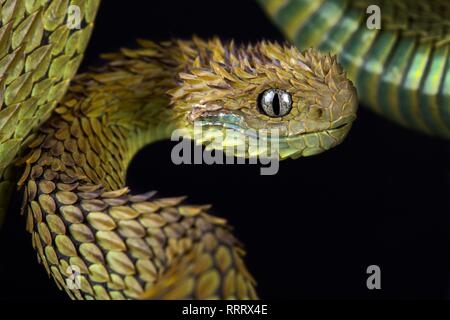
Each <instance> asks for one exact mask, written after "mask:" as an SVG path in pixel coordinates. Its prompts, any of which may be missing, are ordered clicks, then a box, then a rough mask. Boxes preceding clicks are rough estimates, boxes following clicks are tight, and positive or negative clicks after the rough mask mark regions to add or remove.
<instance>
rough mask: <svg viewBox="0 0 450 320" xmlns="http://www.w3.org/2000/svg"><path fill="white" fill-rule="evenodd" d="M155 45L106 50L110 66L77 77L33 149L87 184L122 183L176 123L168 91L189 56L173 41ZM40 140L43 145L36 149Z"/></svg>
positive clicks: (109, 187) (117, 185)
mask: <svg viewBox="0 0 450 320" xmlns="http://www.w3.org/2000/svg"><path fill="white" fill-rule="evenodd" d="M147 45H149V44H147ZM151 45H152V46H153V47H152V48H151V49H150V48H143V49H136V50H130V49H123V50H122V51H121V52H119V53H114V54H106V55H104V56H103V57H104V58H105V59H106V60H107V63H106V65H104V66H103V67H101V68H97V69H93V70H91V71H90V72H87V73H84V74H81V75H79V76H77V77H76V78H75V79H74V80H73V85H72V86H71V87H70V88H69V90H68V93H67V94H66V96H65V98H64V99H63V100H62V101H61V102H60V104H59V106H58V107H57V108H56V112H55V113H54V114H53V116H52V118H51V119H50V121H49V123H50V125H48V126H44V127H43V128H42V129H41V130H40V132H39V133H38V134H37V135H36V138H35V140H33V142H32V143H31V144H30V146H31V147H32V152H31V154H32V153H33V152H37V151H36V150H40V151H41V152H42V156H43V157H44V159H51V161H56V162H57V163H59V165H58V166H57V167H58V168H59V171H61V172H66V174H69V175H70V176H71V177H72V178H75V177H77V178H82V179H84V180H85V182H86V183H92V184H100V185H102V186H103V187H105V188H106V190H114V189H118V188H122V187H124V186H125V176H126V169H127V166H128V164H129V162H130V160H131V159H132V157H133V156H134V155H135V153H136V152H138V150H139V149H141V148H142V147H143V146H145V145H147V144H149V143H152V142H155V141H158V140H163V139H166V138H168V137H170V134H171V132H172V131H173V130H174V129H175V128H176V121H175V120H176V116H175V115H174V113H173V112H172V106H171V101H170V97H169V95H168V94H167V91H169V90H171V89H173V88H175V86H176V82H177V80H176V77H177V74H178V72H179V71H180V70H181V69H183V68H186V65H187V63H188V60H186V59H183V58H182V57H181V56H180V55H177V50H178V48H177V47H175V46H174V45H165V46H160V45H156V44H153V43H151ZM163 57H164V58H163ZM43 137H45V140H43V139H44V138H43ZM41 141H43V143H42V145H40V146H41V148H39V149H36V148H33V147H35V146H36V145H37V144H38V143H39V142H41ZM77 151H78V152H77ZM69 154H71V157H69V156H68V155H69ZM28 157H29V156H28ZM31 157H32V156H31ZM25 158H27V157H25ZM49 161H50V160H49ZM28 162H29V161H28ZM57 171H58V170H57Z"/></svg>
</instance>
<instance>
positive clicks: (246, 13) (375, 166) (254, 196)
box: [0, 0, 450, 299]
mask: <svg viewBox="0 0 450 320" xmlns="http://www.w3.org/2000/svg"><path fill="white" fill-rule="evenodd" d="M194 33H195V34H197V35H199V36H202V37H209V36H212V35H216V34H217V35H220V36H221V37H223V38H225V39H229V38H234V39H236V40H238V41H256V40H260V39H262V38H268V39H276V40H282V36H281V34H280V33H279V32H278V31H277V30H276V29H275V28H274V27H273V26H272V25H271V23H270V21H269V20H268V19H267V18H266V17H265V16H264V14H263V12H262V11H261V10H260V9H259V7H258V6H257V5H256V4H255V3H253V2H252V1H138V0H128V1H111V0H109V1H104V2H103V4H102V6H101V8H100V13H99V16H98V20H97V26H96V28H95V31H94V33H93V37H92V40H91V42H90V46H89V49H88V51H87V55H86V59H85V61H84V64H83V67H82V70H83V69H84V70H85V69H86V67H87V66H88V65H92V64H98V63H99V60H98V55H99V54H100V53H102V52H107V51H112V50H116V49H117V48H119V47H121V46H127V45H128V46H133V45H134V39H135V38H137V37H144V38H150V39H156V40H163V39H167V38H170V37H184V38H186V37H189V36H190V35H192V34H194ZM172 146H173V144H172V143H170V142H162V143H158V144H154V145H152V146H148V147H147V148H145V149H144V150H143V151H142V152H140V153H139V154H138V155H137V156H136V158H135V159H134V160H133V162H132V164H131V166H130V168H129V173H128V183H129V185H130V186H131V188H132V190H133V192H143V191H146V190H150V189H151V190H152V189H157V190H160V193H161V194H163V195H184V194H186V195H189V196H190V199H191V202H193V203H212V204H214V207H213V208H214V209H213V210H214V211H213V212H214V213H216V214H218V215H220V216H222V217H225V218H227V219H228V220H229V222H230V223H231V224H232V225H233V226H235V234H236V235H237V236H238V237H239V239H240V240H242V242H243V243H244V244H245V246H246V249H247V251H248V256H247V259H246V262H247V264H248V267H249V269H250V271H251V272H252V273H253V275H254V276H255V278H256V279H257V281H258V283H259V284H258V292H259V294H260V296H261V297H262V298H359V297H362V298H446V297H447V292H448V270H450V269H449V265H448V258H447V257H448V256H449V254H450V248H449V247H448V243H449V242H448V235H449V229H450V228H449V223H448V222H449V221H448V213H449V202H448V194H449V191H450V190H449V183H448V181H449V172H450V170H449V153H448V152H447V151H448V150H449V146H448V144H447V143H446V142H444V141H440V140H437V139H432V138H428V137H425V136H422V135H420V134H417V133H414V132H411V131H408V130H406V129H403V128H400V127H398V126H396V125H394V124H391V123H389V122H388V121H386V120H384V119H382V118H379V117H377V116H375V115H373V114H372V113H369V112H368V111H366V110H365V109H361V110H360V111H359V117H358V120H357V121H356V123H355V125H354V127H353V129H352V131H351V133H350V135H349V137H348V138H347V140H346V141H345V142H344V143H343V144H342V145H341V146H339V147H337V148H335V149H333V150H331V151H329V152H326V153H324V154H322V155H319V156H315V157H311V158H304V159H299V160H295V161H294V160H287V161H285V162H282V163H281V165H280V171H279V173H278V174H277V175H275V176H260V175H259V166H258V165H245V166H238V165H234V166H220V165H213V166H207V165H195V166H194V165H191V166H189V165H182V166H175V165H173V164H172V162H171V160H170V151H171V147H172ZM19 200H20V199H19V196H16V197H15V200H14V206H13V208H12V210H11V211H10V212H9V216H8V218H7V221H6V224H5V227H4V228H3V230H2V231H1V233H0V252H1V258H0V279H1V281H2V283H1V285H0V288H1V290H0V297H1V298H13V299H21V298H27V299H67V298H66V297H65V295H64V294H62V293H60V292H58V290H57V288H56V286H55V285H54V284H53V282H52V281H50V280H49V279H48V277H47V275H46V273H45V271H44V268H43V267H42V266H39V265H38V264H37V262H36V257H35V254H34V252H33V250H32V249H31V240H30V236H29V235H28V234H27V233H26V232H25V230H24V225H25V219H24V218H23V217H21V216H20V215H19V210H18V205H17V203H18V202H19ZM371 264H376V265H379V266H380V267H381V272H382V276H381V285H382V289H381V290H379V291H369V290H368V289H367V288H366V278H367V275H366V268H367V266H369V265H371Z"/></svg>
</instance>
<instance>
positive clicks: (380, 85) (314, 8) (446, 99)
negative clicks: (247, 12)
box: [258, 0, 450, 138]
mask: <svg viewBox="0 0 450 320" xmlns="http://www.w3.org/2000/svg"><path fill="white" fill-rule="evenodd" d="M258 2H259V3H260V4H261V5H262V7H263V8H264V9H265V11H266V12H267V14H268V15H269V17H270V18H271V19H273V21H274V22H275V24H276V25H277V26H278V27H279V28H280V29H281V30H282V31H283V32H284V34H285V35H286V37H287V38H288V39H290V40H291V41H293V42H294V43H295V45H297V46H298V47H299V48H301V49H305V48H309V47H315V48H318V49H319V50H321V51H325V52H331V53H333V54H337V55H338V60H339V62H340V63H341V64H342V65H343V66H344V68H345V69H346V71H347V73H348V77H349V78H350V79H351V80H352V81H353V82H354V83H355V85H356V87H357V91H358V96H359V99H360V101H361V102H362V104H363V105H365V106H367V107H369V108H370V109H371V110H373V111H375V112H376V113H378V114H381V115H383V116H386V117H387V118H389V119H391V120H393V121H395V122H396V123H399V124H401V125H403V126H407V127H409V128H414V129H416V130H419V131H422V132H425V133H428V134H430V135H435V136H439V137H443V138H450V2H448V1H441V0H434V1H405V0H403V1H361V0H356V1H351V0H350V1H349V0H258ZM372 4H373V5H378V7H379V8H380V13H381V29H372V28H369V27H367V20H368V19H369V17H370V16H372V15H373V13H374V12H373V11H370V10H369V13H367V11H368V10H367V8H368V7H369V5H372ZM371 21H372V20H371ZM369 25H370V24H369Z"/></svg>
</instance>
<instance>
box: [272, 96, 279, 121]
mask: <svg viewBox="0 0 450 320" xmlns="http://www.w3.org/2000/svg"><path fill="white" fill-rule="evenodd" d="M272 108H273V113H274V114H275V115H277V116H278V115H280V98H279V97H278V93H275V95H274V96H273V101H272Z"/></svg>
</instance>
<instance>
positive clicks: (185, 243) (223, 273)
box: [19, 38, 357, 299]
mask: <svg viewBox="0 0 450 320" xmlns="http://www.w3.org/2000/svg"><path fill="white" fill-rule="evenodd" d="M140 44H141V47H140V48H138V49H122V50H121V51H120V52H118V53H114V54H108V55H105V56H104V57H105V58H106V59H108V60H109V61H108V63H107V64H106V65H105V66H104V67H102V68H99V69H98V70H95V71H92V72H90V73H85V74H81V75H79V76H77V77H76V78H75V80H74V81H73V83H72V85H71V87H70V88H69V91H68V93H67V95H66V96H65V97H64V99H63V100H62V101H61V102H60V104H59V105H58V106H57V108H56V109H55V112H54V113H53V115H52V116H51V118H50V119H49V121H48V122H47V123H46V124H44V125H43V126H42V127H41V128H40V129H39V131H38V132H37V133H36V134H35V135H34V137H33V139H32V140H31V142H30V143H29V144H28V148H29V152H28V154H27V155H26V156H24V157H23V158H22V162H23V164H24V166H25V172H24V174H23V176H22V178H21V179H20V181H19V186H22V187H23V189H24V205H23V212H24V213H25V214H26V216H27V230H28V231H30V232H31V233H32V239H33V246H34V247H35V248H36V250H37V254H38V259H39V261H40V262H41V263H42V264H43V265H44V266H45V268H46V269H47V272H48V273H49V274H50V275H51V276H52V277H53V278H54V279H55V281H56V283H57V284H58V286H59V287H60V288H62V289H64V290H66V292H67V293H68V294H69V296H70V297H71V298H76V299H83V298H85V299H129V298H131V299H137V298H145V299H157V298H163V299H185V298H194V299H213V298H227V299H228V298H237V299H247V298H250V299H254V298H256V297H257V295H256V293H255V289H254V287H255V281H254V280H253V279H252V277H251V275H250V274H249V272H248V271H247V269H246V268H245V266H244V263H243V260H242V257H243V255H244V250H243V249H242V247H241V246H240V245H239V243H238V242H237V241H236V239H235V238H234V237H233V236H232V234H231V233H230V228H229V227H228V226H227V224H226V221H225V220H223V219H221V218H217V217H213V216H211V215H209V214H208V212H207V211H208V209H209V206H208V205H188V204H186V202H185V201H184V199H183V198H160V197H157V196H155V195H154V194H153V193H148V194H143V195H132V194H130V192H129V190H128V188H127V187H126V186H125V181H124V179H125V173H126V168H127V165H128V162H129V161H130V159H131V157H132V156H133V155H134V154H135V153H136V151H137V150H139V149H140V148H141V147H142V146H143V145H145V144H147V143H150V142H152V141H156V140H159V139H165V138H168V137H169V136H170V133H171V132H172V130H173V129H174V128H184V129H187V130H188V131H190V129H192V126H193V124H194V123H200V124H201V125H203V128H204V130H205V132H206V135H207V136H208V137H209V138H198V140H197V141H198V142H201V143H205V144H209V143H212V142H211V136H214V135H216V134H217V133H218V132H223V131H222V130H221V129H222V128H223V127H224V126H226V125H229V124H230V123H228V122H227V121H230V120H226V119H233V120H232V123H233V124H234V130H233V140H232V142H230V140H229V139H227V138H229V136H226V137H225V139H224V140H223V141H222V142H221V143H220V144H217V143H215V144H214V146H213V147H214V148H216V149H222V148H225V147H227V146H228V145H229V144H230V143H232V144H233V145H234V144H236V143H243V144H246V143H247V142H246V141H247V140H248V139H245V138H248V137H246V135H245V133H242V132H244V131H242V130H240V129H249V128H251V129H271V128H274V127H275V128H277V129H279V131H280V138H281V140H282V143H281V145H280V148H281V150H280V157H281V158H285V157H299V156H309V155H312V154H316V153H319V152H323V151H324V150H326V149H329V148H331V147H333V146H335V145H337V144H339V143H340V142H341V141H342V140H343V139H344V137H345V136H346V134H347V132H348V130H349V129H350V126H351V123H352V121H353V120H354V119H355V113H356V106H357V99H356V94H355V89H354V87H353V86H352V84H351V82H350V81H349V80H347V79H346V77H345V74H344V72H343V71H342V69H341V68H340V66H339V65H338V64H337V63H336V59H335V58H334V57H331V56H329V55H325V54H319V53H317V52H315V51H312V50H310V51H308V52H305V53H300V52H299V51H298V50H297V49H295V48H293V47H289V46H280V45H278V44H275V43H267V42H264V43H260V44H257V45H254V46H242V47H236V46H235V45H234V44H233V43H230V44H223V43H222V42H221V41H220V40H218V39H214V40H211V41H208V42H206V41H202V40H200V39H197V38H194V39H193V40H192V41H180V40H175V41H171V42H166V43H163V44H160V45H158V44H155V43H153V42H151V41H141V42H140ZM269 88H280V89H283V90H286V91H288V92H290V93H291V95H292V100H293V110H292V111H291V112H290V113H289V114H288V115H286V116H284V117H281V118H268V117H267V116H264V115H263V114H261V112H260V111H259V110H258V107H257V103H256V100H257V96H258V95H259V94H260V93H261V92H263V91H264V90H266V89H269ZM224 114H225V115H226V117H224V116H223V115H224ZM225 134H226V132H225ZM229 134H230V133H229ZM272 141H274V140H272ZM256 154H257V153H256ZM251 155H254V154H252V152H251V151H249V152H248V153H246V154H244V156H251ZM70 266H72V268H73V267H74V266H75V267H76V268H78V269H79V271H80V272H81V276H80V277H79V281H80V287H79V288H76V287H75V288H73V287H72V288H69V287H68V286H67V282H66V280H67V279H68V278H69V277H70V276H71V274H72V271H71V269H70V268H69V267H70Z"/></svg>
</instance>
